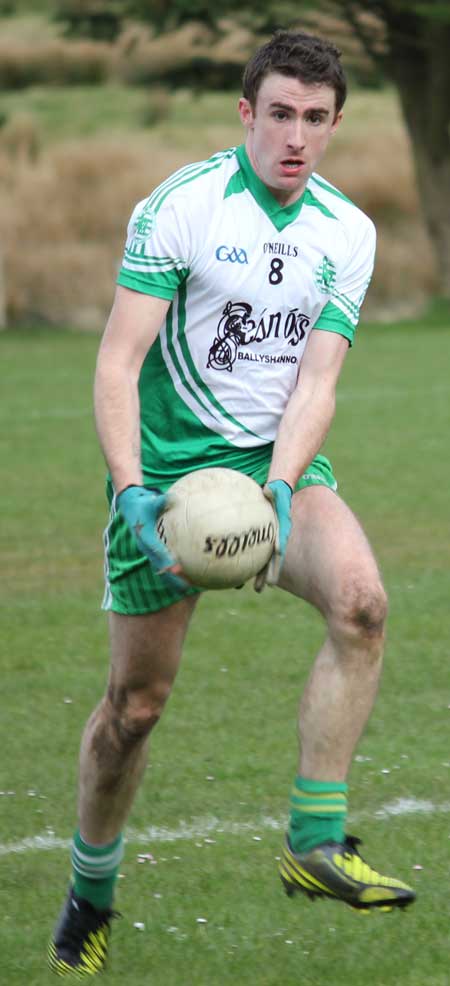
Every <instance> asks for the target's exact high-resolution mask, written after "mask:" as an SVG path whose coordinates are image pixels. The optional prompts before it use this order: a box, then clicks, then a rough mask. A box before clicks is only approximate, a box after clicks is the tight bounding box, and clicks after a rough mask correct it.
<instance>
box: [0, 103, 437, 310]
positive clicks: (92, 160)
mask: <svg viewBox="0 0 450 986" xmlns="http://www.w3.org/2000/svg"><path fill="white" fill-rule="evenodd" d="M229 98H230V99H231V98H233V99H234V97H229ZM223 104H224V106H225V105H226V106H227V107H228V101H227V102H226V104H225V100H224V101H223ZM183 105H184V108H185V112H184V110H183V114H182V115H183V119H184V122H183V123H182V124H180V123H179V122H177V123H176V124H175V123H174V122H171V120H167V121H164V123H162V124H160V125H158V126H157V127H155V128H154V129H153V130H152V131H150V132H149V133H148V134H145V133H143V132H142V133H141V134H138V133H136V134H127V135H126V137H125V136H124V138H123V139H120V138H118V139H115V140H112V139H105V138H101V137H98V138H95V139H86V140H72V141H64V142H61V143H59V144H56V145H53V146H52V147H48V148H47V149H45V150H41V151H39V147H38V150H37V151H36V150H35V147H36V135H35V134H34V131H33V128H32V127H31V128H29V129H28V131H27V127H26V126H25V125H23V126H22V130H20V128H19V127H18V128H17V133H16V137H15V138H14V140H13V136H14V133H13V135H12V136H11V133H10V135H9V137H8V140H6V139H5V132H3V137H2V132H1V131H0V213H1V218H2V226H3V228H4V230H5V233H6V235H5V247H4V257H3V264H4V273H5V277H4V280H5V299H4V307H5V309H6V311H7V315H8V318H9V320H10V321H21V322H26V321H29V320H31V319H33V318H36V319H39V320H43V321H47V322H52V323H54V324H61V323H66V324H72V325H74V326H80V327H89V326H91V327H92V328H95V329H98V328H101V327H102V325H103V324H104V321H105V318H106V317H107V313H108V310H109V307H110V304H111V300H112V295H113V291H114V282H115V275H116V272H117V269H118V266H119V264H120V260H121V256H122V250H123V243H124V237H125V230H126V224H127V221H128V218H129V216H130V213H131V210H132V208H133V206H134V204H135V203H136V202H137V201H138V200H139V199H142V198H144V197H145V196H147V195H148V194H150V192H151V191H152V190H153V189H154V188H155V186H156V185H157V184H158V183H159V182H160V181H162V180H163V179H164V178H166V177H167V175H169V174H170V173H171V172H173V171H174V170H176V168H178V167H181V166H182V165H183V164H186V163H188V162H191V161H193V160H199V159H201V158H203V157H208V156H209V155H210V154H211V153H213V152H214V151H216V150H217V149H219V148H221V147H227V146H230V145H231V144H233V143H235V142H237V141H239V140H240V139H241V136H242V135H241V131H240V128H239V126H238V124H237V122H236V126H234V127H232V126H231V125H223V124H221V122H220V119H221V113H220V105H221V104H220V103H219V104H218V103H217V94H216V96H215V97H214V101H213V97H211V100H210V101H208V97H207V96H203V97H201V100H200V103H197V102H196V101H195V100H194V99H193V98H192V97H191V98H190V99H189V98H188V95H187V94H186V97H185V102H184V104H183ZM227 114H228V110H227ZM227 114H225V112H224V114H223V115H224V116H227ZM347 116H348V119H347V123H346V124H345V126H344V127H343V128H342V131H341V132H340V134H339V135H337V136H336V137H335V139H334V140H333V142H332V145H331V148H330V151H329V154H328V156H327V158H326V160H325V161H324V164H323V167H321V169H320V170H321V172H322V173H323V174H324V176H325V177H327V178H328V179H329V180H330V181H332V182H333V183H334V184H336V185H337V186H338V187H339V188H341V189H342V190H343V191H344V192H345V193H346V194H347V195H348V196H349V197H350V198H351V199H353V200H354V201H355V202H357V203H358V204H359V205H360V206H361V207H362V208H363V209H365V210H366V211H367V212H368V213H369V215H371V216H372V217H373V219H374V220H375V223H376V225H377V228H378V239H379V247H378V258H377V266H376V271H375V277H374V279H373V282H372V285H371V288H370V291H369V296H368V300H367V302H366V307H365V312H366V314H367V315H370V317H379V316H380V315H386V316H392V315H394V316H395V315H396V314H405V313H411V312H413V311H415V310H417V308H418V307H419V306H420V305H421V304H422V303H423V302H425V301H426V299H427V296H428V295H429V294H430V293H433V292H434V291H435V290H436V287H437V280H436V272H435V268H434V261H433V255H432V251H431V247H430V243H429V240H428V237H427V234H426V232H425V228H424V224H423V221H422V218H421V213H420V202H419V198H418V195H417V188H416V184H415V180H414V170H413V166H412V160H411V152H410V147H409V143H408V140H407V138H406V136H405V133H404V130H403V127H402V124H401V118H400V115H399V112H398V106H397V104H396V101H395V100H394V98H393V96H392V94H389V93H386V94H382V95H377V96H375V95H373V94H366V95H365V97H358V96H356V99H355V100H354V101H353V100H350V102H349V108H348V113H347ZM227 118H228V117H227ZM4 131H5V128H4ZM7 136H8V134H7V132H6V137H7ZM19 137H20V139H19ZM411 243H414V251H412V250H411Z"/></svg>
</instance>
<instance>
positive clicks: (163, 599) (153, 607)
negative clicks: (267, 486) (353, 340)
mask: <svg viewBox="0 0 450 986" xmlns="http://www.w3.org/2000/svg"><path fill="white" fill-rule="evenodd" d="M269 451H270V454H269V455H268V458H267V462H265V463H264V464H261V462H258V464H257V466H256V468H255V470H254V471H253V472H251V471H249V470H246V471H247V473H248V475H251V476H252V478H253V479H255V480H256V482H257V483H260V485H261V486H262V485H264V483H265V482H266V479H267V473H268V471H269V465H270V459H271V455H272V447H270V450H269ZM305 486H328V487H329V489H331V490H336V489H337V483H336V480H335V478H334V476H333V471H332V468H331V464H330V462H329V460H328V459H327V458H325V456H324V455H317V456H316V458H315V459H313V461H312V463H311V465H310V467H309V469H308V470H307V472H305V473H304V475H303V476H302V477H301V478H300V479H299V481H298V483H297V485H296V487H295V488H296V490H301V489H304V487H305ZM106 492H107V497H108V502H109V506H110V515H109V522H108V526H107V528H106V530H105V533H104V536H103V543H104V548H105V594H104V597H103V603H102V609H105V610H113V612H114V613H125V614H127V615H129V616H137V615H141V614H144V613H154V612H156V611H157V610H159V609H164V607H165V606H171V605H172V603H175V602H177V601H178V600H179V599H183V598H184V597H185V596H194V595H198V593H199V592H201V591H202V590H201V589H196V588H194V587H192V586H187V587H186V589H181V590H179V589H174V588H172V586H169V585H167V582H166V581H165V579H164V577H163V576H161V575H156V573H155V572H154V571H153V569H152V567H151V565H150V562H149V561H148V559H147V558H146V556H145V555H142V554H141V553H140V551H139V548H138V547H137V544H136V542H135V540H134V537H133V535H132V533H131V531H130V529H129V527H128V526H127V524H126V522H125V520H124V519H123V517H122V515H121V513H120V512H119V511H118V510H117V505H116V497H115V493H114V489H113V486H112V483H111V481H110V480H109V479H108V481H107V484H106Z"/></svg>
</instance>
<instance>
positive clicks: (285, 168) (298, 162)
mask: <svg viewBox="0 0 450 986" xmlns="http://www.w3.org/2000/svg"><path fill="white" fill-rule="evenodd" d="M280 168H281V171H282V173H283V175H292V176H293V177H295V175H299V174H300V173H301V172H302V171H303V170H304V168H305V162H304V161H303V159H302V158H298V157H286V158H284V160H283V161H280Z"/></svg>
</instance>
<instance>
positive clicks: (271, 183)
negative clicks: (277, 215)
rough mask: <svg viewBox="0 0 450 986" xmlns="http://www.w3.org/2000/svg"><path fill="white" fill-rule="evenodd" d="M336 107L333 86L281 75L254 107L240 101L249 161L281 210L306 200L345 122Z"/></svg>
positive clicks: (272, 78)
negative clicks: (309, 186) (306, 192)
mask: <svg viewBox="0 0 450 986" xmlns="http://www.w3.org/2000/svg"><path fill="white" fill-rule="evenodd" d="M335 105H336V96H335V92H334V89H332V88H331V86H327V85H324V84H323V83H314V84H312V85H311V84H309V85H306V84H305V83H303V82H300V81H299V80H298V79H295V78H291V77H290V76H286V75H281V74H280V73H278V72H273V73H271V74H270V75H267V76H266V77H265V78H264V79H263V81H262V83H261V86H260V88H259V91H258V95H257V98H256V105H255V106H254V107H253V108H252V106H251V105H250V103H249V101H248V99H244V98H243V97H242V98H241V99H240V101H239V112H240V116H241V120H242V123H243V124H244V127H245V129H246V131H247V139H246V144H245V146H246V148H247V153H248V156H249V158H250V161H251V163H252V166H253V168H254V169H255V171H256V174H257V175H258V177H259V178H261V181H263V182H264V184H265V185H267V187H268V188H269V189H270V191H271V192H272V194H273V195H274V196H275V198H276V199H278V201H279V202H280V204H281V205H283V206H284V205H289V204H290V203H291V202H295V200H296V199H298V198H299V197H300V195H302V193H303V191H304V188H305V185H306V182H307V181H308V178H309V177H310V175H311V174H312V172H313V171H314V170H315V168H316V166H317V163H318V162H319V161H320V158H321V157H322V154H323V153H324V151H325V150H326V147H327V145H328V141H329V139H330V137H331V135H332V134H333V133H334V132H335V131H336V129H337V127H338V126H339V123H340V121H341V119H342V113H338V114H336V109H335Z"/></svg>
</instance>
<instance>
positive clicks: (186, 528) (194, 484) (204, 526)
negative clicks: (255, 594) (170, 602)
mask: <svg viewBox="0 0 450 986" xmlns="http://www.w3.org/2000/svg"><path fill="white" fill-rule="evenodd" d="M158 533H159V536H160V538H161V539H162V540H163V541H164V543H165V544H166V545H167V547H168V549H169V551H170V553H171V554H172V556H173V557H174V558H175V559H176V561H177V562H179V564H180V565H181V567H182V569H183V572H184V574H185V575H186V577H187V578H188V580H189V582H191V583H192V585H195V586H198V587H199V588H204V589H228V588H232V587H233V586H239V585H243V583H244V582H247V580H248V579H250V578H252V577H253V576H254V575H256V574H257V573H258V572H259V571H260V570H261V569H262V568H264V565H266V564H267V562H268V561H269V558H270V557H271V555H272V552H273V549H274V546H275V543H276V538H277V533H278V522H277V519H276V515H275V511H274V509H273V507H272V504H271V503H270V501H269V500H267V498H266V497H265V496H264V493H263V491H262V489H261V487H260V486H258V483H256V482H255V480H254V479H250V477H249V476H245V475H244V474H243V473H240V472H237V471H236V470H234V469H222V468H207V469H197V470H195V472H190V473H188V474H187V475H186V476H183V477H182V479H179V480H177V482H176V483H174V484H173V486H171V488H170V490H169V497H168V506H167V508H166V510H165V511H164V512H163V513H162V514H161V517H160V518H159V521H158Z"/></svg>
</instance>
